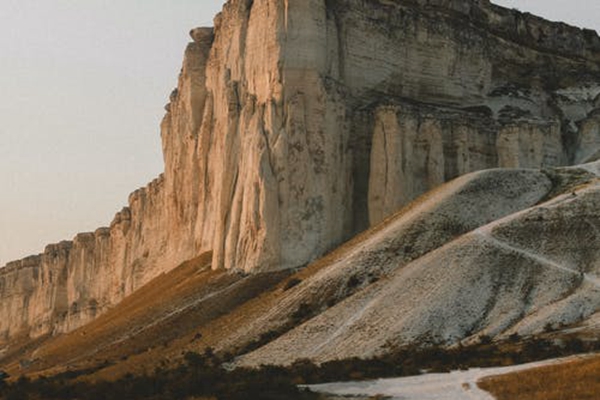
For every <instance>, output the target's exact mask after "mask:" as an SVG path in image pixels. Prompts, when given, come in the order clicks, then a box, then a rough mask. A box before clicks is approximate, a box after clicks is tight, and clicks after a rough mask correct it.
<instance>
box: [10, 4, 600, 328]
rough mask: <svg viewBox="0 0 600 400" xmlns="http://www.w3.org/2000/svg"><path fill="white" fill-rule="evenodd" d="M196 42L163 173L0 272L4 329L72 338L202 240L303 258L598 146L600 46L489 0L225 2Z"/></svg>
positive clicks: (264, 262) (216, 247)
mask: <svg viewBox="0 0 600 400" xmlns="http://www.w3.org/2000/svg"><path fill="white" fill-rule="evenodd" d="M191 36H192V39H193V42H192V43H190V44H189V45H188V47H187V49H186V51H185V56H184V62H183V68H182V71H181V74H180V78H179V84H178V87H177V89H176V90H174V91H173V93H172V94H171V97H170V103H169V104H168V105H167V107H166V109H167V113H166V115H165V117H164V119H163V122H162V125H161V131H162V142H163V152H164V160H165V173H164V176H161V177H159V178H158V179H157V180H155V181H154V182H152V183H151V184H150V185H149V186H148V187H146V188H143V189H140V190H138V191H136V192H134V193H133V194H132V195H131V196H130V198H129V205H128V207H126V208H124V209H123V210H122V211H121V212H119V213H118V214H117V215H116V217H115V219H114V221H113V222H112V224H111V225H110V227H108V228H101V229H99V230H97V231H96V232H95V233H86V234H80V235H78V236H77V237H76V238H75V239H74V240H73V241H72V242H63V243H60V244H58V245H51V246H48V247H47V248H46V250H45V252H44V253H43V254H42V255H40V256H34V257H29V258H27V259H25V260H22V261H17V262H13V263H11V264H9V265H8V266H7V267H6V268H4V269H3V270H2V271H0V316H1V318H0V339H3V340H9V339H11V338H14V337H16V336H18V335H26V336H40V335H44V334H50V333H58V332H66V331H70V330H73V329H74V328H76V327H78V326H81V325H83V324H85V323H86V322H88V321H90V320H91V319H93V318H95V317H96V316H97V315H98V314H100V313H102V312H104V311H106V310H107V309H108V308H109V307H111V306H113V305H114V304H116V303H118V302H119V301H120V300H122V299H123V298H124V297H125V296H127V295H128V294H131V293H132V292H133V291H135V290H136V289H138V288H140V287H141V286H142V285H144V284H145V283H147V282H149V281H150V280H151V279H152V278H155V277H157V276H159V275H160V274H162V273H164V272H168V271H170V270H172V269H173V268H174V267H176V266H177V265H179V264H180V263H181V262H183V261H185V260H189V259H192V258H194V257H197V256H198V255H199V254H202V253H204V252H206V251H212V252H213V260H212V267H213V268H215V269H223V268H224V269H239V270H244V271H246V272H259V271H272V270H279V269H288V268H294V267H298V266H302V265H304V264H306V263H307V262H309V261H311V260H314V259H316V258H317V257H319V256H321V255H323V254H324V253H325V252H327V251H329V250H331V249H332V248H334V247H336V246H337V245H339V244H340V243H342V242H343V241H345V240H347V239H349V238H351V237H352V236H354V235H355V234H356V233H358V232H360V231H362V230H364V229H366V228H368V227H369V226H371V225H373V224H375V223H378V222H380V221H382V220H383V219H384V218H385V217H386V216H388V215H390V214H391V213H393V212H394V211H396V210H397V209H399V208H400V207H401V206H403V205H406V204H408V203H409V202H410V201H411V200H413V199H414V198H416V197H417V196H419V195H420V194H422V193H424V192H426V191H428V190H430V189H432V188H434V187H436V186H438V185H440V184H442V183H443V182H446V181H448V180H451V179H453V178H455V177H458V176H460V175H463V174H466V173H469V172H472V171H477V170H481V169H486V168H493V167H510V168H538V167H552V166H561V165H571V164H579V163H583V162H588V161H593V160H595V159H596V158H597V154H598V151H600V113H599V112H598V108H600V97H599V96H598V95H599V94H600V85H599V84H598V82H600V38H599V37H598V36H597V35H596V34H595V32H593V31H588V30H580V29H577V28H573V27H570V26H567V25H565V24H561V23H551V22H548V21H545V20H543V19H541V18H538V17H535V16H532V15H529V14H522V13H519V12H517V11H513V10H508V9H504V8H501V7H498V6H495V5H493V4H491V3H489V2H488V1H485V0H480V1H467V0H418V1H412V0H394V1H390V0H368V1H364V0H254V1H252V0H230V1H228V2H227V3H226V4H225V5H224V8H223V11H222V12H221V13H220V14H219V15H218V16H217V17H216V18H215V27H214V29H213V28H198V29H194V30H192V31H191Z"/></svg>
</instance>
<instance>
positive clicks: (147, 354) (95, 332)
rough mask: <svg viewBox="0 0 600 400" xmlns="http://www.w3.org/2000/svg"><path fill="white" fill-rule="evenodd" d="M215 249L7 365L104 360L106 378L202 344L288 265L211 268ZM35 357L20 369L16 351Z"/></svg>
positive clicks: (43, 369) (15, 370)
mask: <svg viewBox="0 0 600 400" xmlns="http://www.w3.org/2000/svg"><path fill="white" fill-rule="evenodd" d="M210 258H211V256H210V254H209V253H207V254H203V255H201V256H200V257H198V258H196V259H193V260H190V261H188V262H186V263H183V264H182V265H180V266H179V267H178V268H176V269H174V270H173V271H171V272H169V273H167V274H164V275H161V276H159V277H157V278H156V279H154V280H153V281H151V282H150V283H148V284H147V285H145V286H144V287H143V288H141V289H140V290H138V291H136V292H135V293H134V294H132V295H131V296H129V297H128V298H126V299H125V300H123V302H121V303H120V304H118V305H117V306H115V308H113V309H111V310H109V311H108V312H106V313H105V314H103V315H102V316H100V317H99V318H98V319H96V320H94V321H93V322H91V323H90V324H88V325H85V326H84V327H82V328H80V329H77V330H75V331H73V332H71V333H69V334H65V335H60V336H57V337H54V338H52V339H49V340H46V341H45V342H44V343H43V344H42V345H41V346H40V347H39V348H38V349H37V350H35V351H33V352H29V351H27V349H26V350H25V351H24V352H23V353H22V354H21V355H20V357H12V358H11V360H10V362H8V363H4V365H0V369H4V370H6V371H8V372H9V373H11V374H14V375H19V374H21V373H23V372H26V373H27V374H29V375H33V376H35V375H40V374H43V375H50V374H53V373H58V372H62V371H64V370H77V369H89V368H92V369H94V368H98V366H100V365H103V366H105V368H102V369H101V370H100V371H99V372H98V374H99V375H100V376H101V377H103V378H109V379H112V378H115V377H119V376H122V375H123V374H124V373H127V372H131V373H136V372H143V371H148V370H150V371H151V370H153V369H154V368H155V367H157V366H160V365H162V364H164V362H165V361H164V360H170V359H172V358H173V357H174V356H179V357H180V356H181V353H182V348H184V347H185V346H184V344H185V345H186V346H191V347H192V349H193V350H196V351H202V350H203V349H204V347H205V346H206V345H205V344H203V343H202V342H203V338H202V335H203V327H204V326H205V325H206V324H208V323H210V322H211V321H213V320H215V319H218V318H219V317H220V316H222V315H224V314H226V313H227V312H229V311H230V310H231V309H235V308H236V307H237V306H239V305H240V304H242V303H244V302H246V301H248V300H249V299H251V298H254V297H255V296H257V295H258V294H259V293H261V292H263V291H268V289H269V288H270V287H272V286H273V285H275V284H276V283H278V282H280V281H281V280H282V279H283V278H284V277H285V276H287V274H286V273H273V274H261V275H255V276H242V275H239V274H231V273H227V272H216V271H212V270H211V269H210ZM18 358H20V359H29V360H33V364H32V366H31V367H30V368H29V369H28V370H26V371H20V370H19V367H18V362H17V359H18Z"/></svg>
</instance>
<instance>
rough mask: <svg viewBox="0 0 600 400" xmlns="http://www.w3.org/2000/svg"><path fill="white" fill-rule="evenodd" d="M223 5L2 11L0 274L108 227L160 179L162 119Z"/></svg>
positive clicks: (215, 0) (33, 4)
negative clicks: (193, 32) (187, 61)
mask: <svg viewBox="0 0 600 400" xmlns="http://www.w3.org/2000/svg"><path fill="white" fill-rule="evenodd" d="M222 4H223V1H222V0H83V1H82V0H0V266H2V265H4V264H5V263H6V262H8V261H10V260H13V259H18V258H22V257H24V256H27V255H31V254H38V253H40V252H42V251H43V250H44V247H45V245H46V244H48V243H55V242H58V241H61V240H65V239H72V238H73V237H74V235H75V234H76V233H78V232H86V231H93V230H95V229H96V228H98V227H100V226H107V225H108V224H110V222H111V221H112V218H113V217H114V214H115V213H116V212H117V211H118V210H120V209H121V208H122V207H123V206H125V205H126V204H127V199H128V196H129V193H130V192H132V191H133V190H135V189H136V188H138V187H141V186H144V185H146V183H147V182H149V181H151V180H152V179H153V178H155V177H156V176H158V174H159V173H160V172H162V170H163V161H162V152H161V144H160V130H159V125H160V120H161V119H162V117H163V115H164V109H163V107H164V105H165V104H166V103H167V102H168V97H169V94H170V93H171V90H172V89H173V88H174V87H175V86H176V85H177V75H178V73H179V70H180V68H181V62H182V59H183V51H184V49H185V46H186V44H187V43H188V42H189V41H190V40H191V39H190V37H189V35H188V32H189V30H190V29H191V28H193V27H197V26H212V25H213V23H212V20H213V17H214V15H215V14H216V13H217V12H218V11H220V10H221V8H222Z"/></svg>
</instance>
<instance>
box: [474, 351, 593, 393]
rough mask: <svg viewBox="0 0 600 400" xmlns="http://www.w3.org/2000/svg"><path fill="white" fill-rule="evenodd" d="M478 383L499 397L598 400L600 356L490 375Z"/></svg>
mask: <svg viewBox="0 0 600 400" xmlns="http://www.w3.org/2000/svg"><path fill="white" fill-rule="evenodd" d="M478 385H479V387H481V388H482V389H484V390H487V391H488V392H490V393H492V394H493V395H494V396H495V397H496V398H497V399H498V400H519V399H523V400H525V399H527V400H571V399H572V400H585V399H590V400H592V399H594V400H597V399H600V356H593V357H591V358H584V359H581V360H576V361H570V362H566V363H561V364H556V365H550V366H546V367H540V368H535V369H531V370H527V371H521V372H516V373H512V374H507V375H501V376H496V377H490V378H486V379H484V380H482V381H481V382H480V383H479V384H478Z"/></svg>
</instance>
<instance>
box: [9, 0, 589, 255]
mask: <svg viewBox="0 0 600 400" xmlns="http://www.w3.org/2000/svg"><path fill="white" fill-rule="evenodd" d="M495 2H496V3H497V4H500V5H504V6H507V7H511V8H518V9H520V10H521V11H529V12H532V13H534V14H538V15H542V16H544V17H546V18H548V19H551V20H563V21H566V22H569V23H571V24H573V25H577V26H584V27H589V28H593V29H597V30H600V2H598V3H596V2H591V1H589V0H572V1H569V2H566V1H564V0H520V1H514V0H497V1H495ZM222 4H223V0H84V1H82V0H0V94H1V95H0V266H2V265H4V264H5V263H6V262H8V261H11V260H14V259H19V258H22V257H25V256H27V255H31V254H38V253H40V252H42V251H43V249H44V247H45V245H46V244H49V243H56V242H59V241H61V240H65V239H72V238H73V236H74V235H75V234H76V233H78V232H87V231H93V230H95V229H96V228H98V227H100V226H107V225H108V224H110V222H111V220H112V218H113V216H114V214H115V213H116V212H117V211H118V210H120V209H121V208H122V207H123V206H124V205H126V204H127V198H128V196H129V193H131V192H132V191H134V190H135V189H137V188H138V187H141V186H144V185H146V184H147V183H148V182H149V181H151V180H152V179H153V178H155V177H156V176H158V174H159V173H161V172H162V170H163V162H162V154H161V144H160V131H159V125H160V120H161V119H162V117H163V115H164V110H163V106H164V105H165V104H166V103H167V101H168V100H167V99H168V96H169V94H170V92H171V90H172V89H173V88H174V87H175V86H176V84H177V74H178V72H179V70H180V67H181V61H182V55H183V50H184V48H185V46H186V43H187V42H189V40H190V39H189V36H188V31H189V29H191V28H193V27H196V26H212V19H213V17H214V15H215V14H216V13H217V12H218V11H219V10H220V9H221V7H222Z"/></svg>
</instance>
